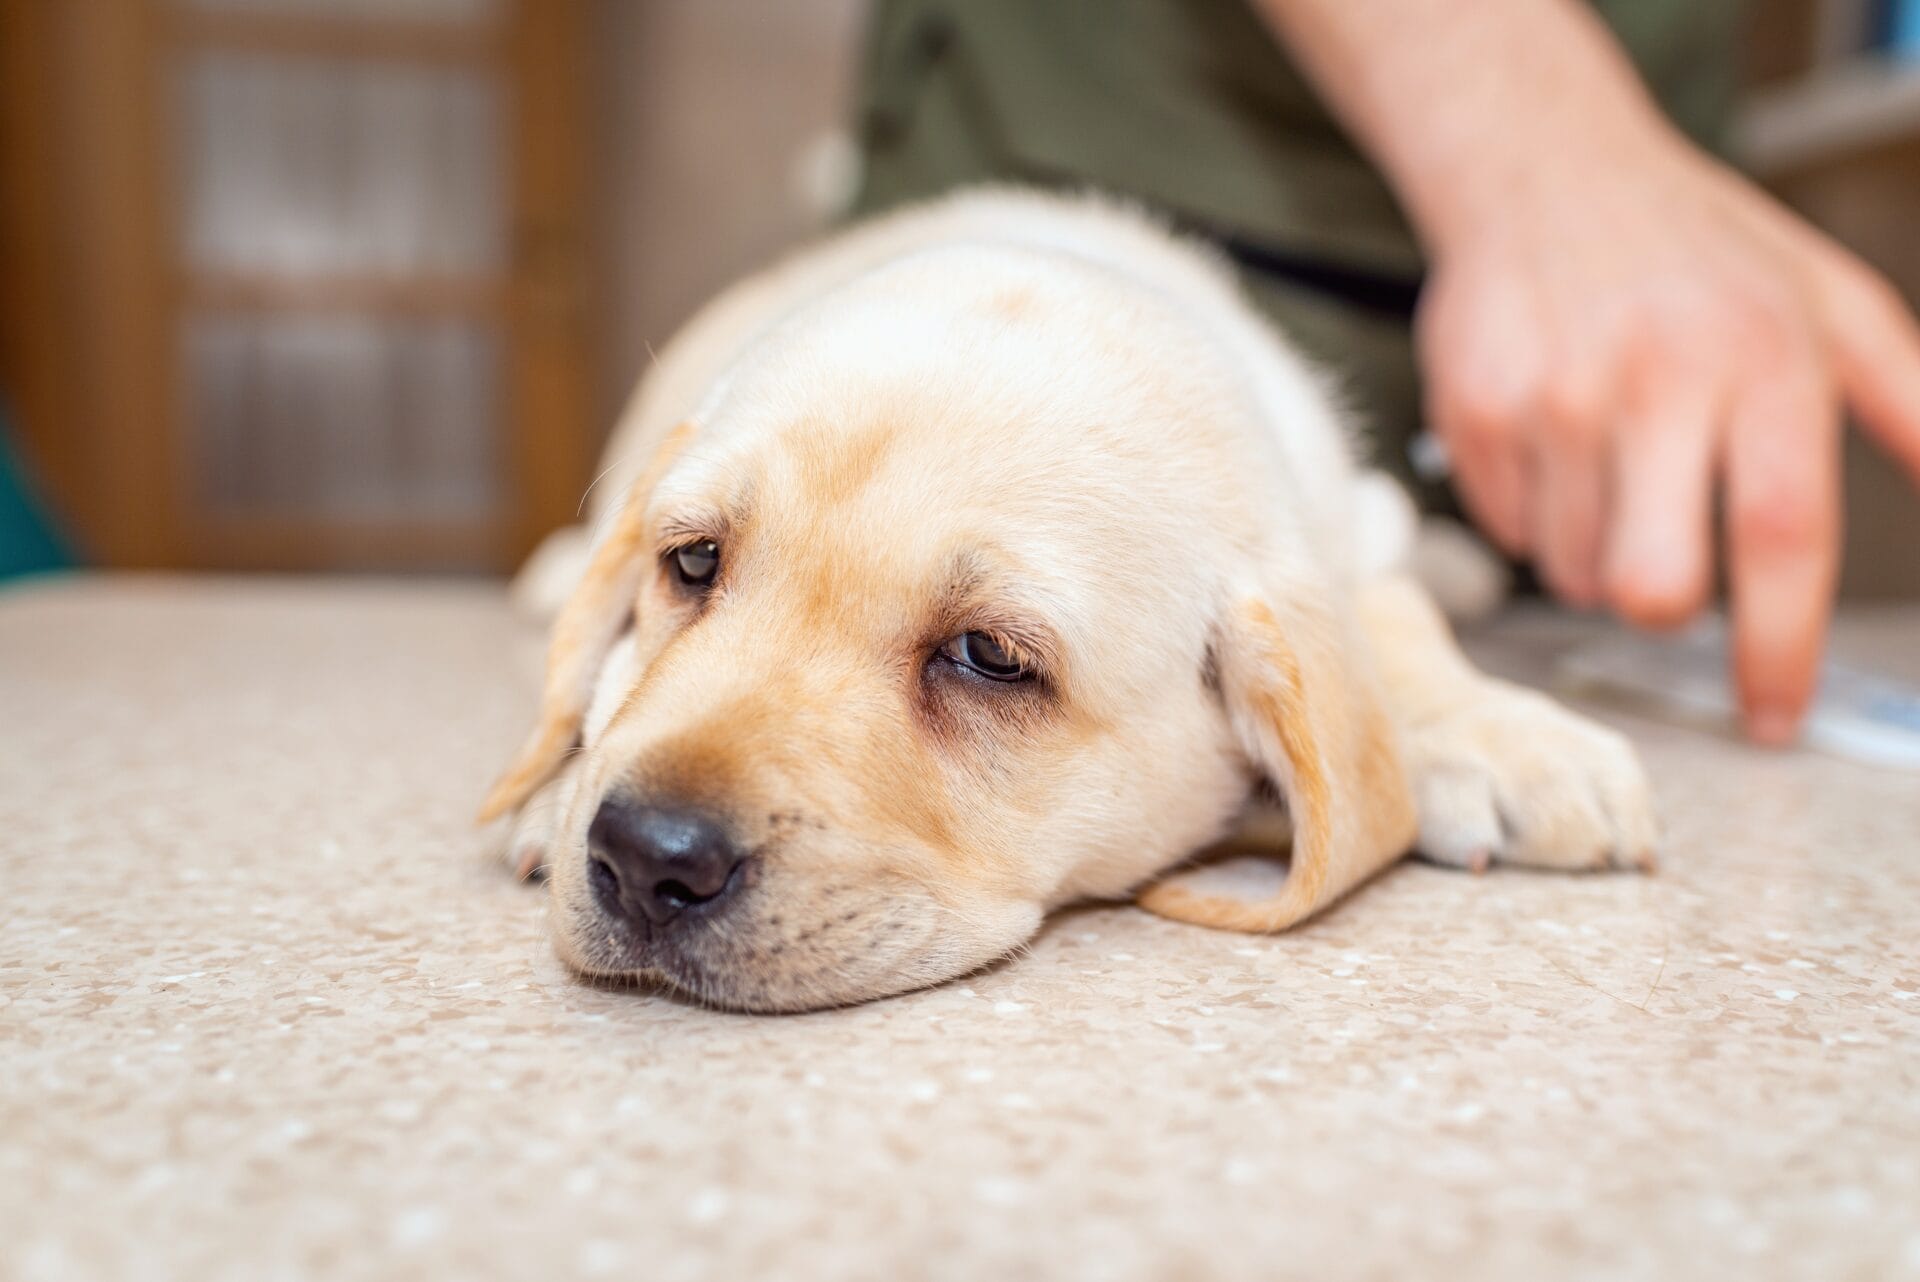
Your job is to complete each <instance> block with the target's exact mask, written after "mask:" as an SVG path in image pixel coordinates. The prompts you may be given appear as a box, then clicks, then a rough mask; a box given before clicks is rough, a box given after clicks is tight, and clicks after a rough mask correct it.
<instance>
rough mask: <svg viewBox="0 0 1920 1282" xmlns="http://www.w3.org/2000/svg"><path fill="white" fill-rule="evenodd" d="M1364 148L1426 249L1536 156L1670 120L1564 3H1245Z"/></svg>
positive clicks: (1609, 148) (1587, 160) (1582, 158)
mask: <svg viewBox="0 0 1920 1282" xmlns="http://www.w3.org/2000/svg"><path fill="white" fill-rule="evenodd" d="M1253 2H1254V7H1255V9H1256V10H1257V11H1258V12H1259V13H1260V14H1261V16H1262V18H1263V19H1264V20H1265V21H1266V23H1267V24H1268V25H1269V26H1270V27H1271V28H1272V29H1273V31H1274V32H1275V34H1276V35H1277V36H1278V37H1279V38H1280V39H1281V41H1282V42H1283V43H1284V44H1285V45H1286V46H1287V48H1288V49H1289V50H1290V51H1291V52H1292V54H1293V55H1294V57H1295V58H1296V59H1297V60H1298V61H1299V63H1300V64H1301V66H1302V68H1303V69H1304V70H1305V71H1306V73H1307V75H1308V76H1309V77H1310V78H1311V79H1312V80H1313V81H1314V83H1315V85H1316V86H1317V87H1318V88H1319V90H1320V92H1321V94H1322V95H1323V97H1324V98H1325V99H1326V100H1327V102H1328V103H1329V105H1330V106H1331V107H1332V109H1333V110H1334V112H1335V113H1336V114H1337V115H1338V116H1339V117H1340V118H1341V120H1342V121H1343V122H1344V123H1345V124H1346V125H1347V127H1348V128H1349V129H1350V130H1351V131H1352V133H1353V134H1354V136H1355V138H1356V139H1357V140H1358V141H1359V143H1360V144H1361V145H1362V146H1363V147H1364V148H1365V149H1366V150H1367V151H1368V152H1369V153H1370V154H1371V155H1372V156H1373V158H1374V160H1375V162H1376V163H1377V164H1378V165H1379V166H1380V167H1381V169H1382V170H1383V171H1384V172H1385V173H1386V175H1387V177H1388V179H1389V181H1391V183H1392V184H1393V186H1394V188H1395V190H1396V191H1397V192H1398V194H1399V196H1400V198H1401V200H1402V202H1403V203H1404V204H1405V205H1406V207H1407V210H1408V212H1409V214H1410V215H1411V217H1412V218H1413V220H1414V222H1415V224H1416V228H1417V230H1418V231H1419V233H1420V235H1421V237H1422V239H1423V240H1425V241H1426V242H1427V243H1428V245H1429V248H1432V247H1433V246H1434V242H1435V241H1438V240H1442V239H1444V238H1445V237H1446V236H1447V235H1449V234H1450V232H1451V230H1452V228H1454V227H1455V226H1457V225H1459V224H1461V223H1463V222H1466V221H1469V220H1472V219H1473V218H1475V217H1476V216H1477V209H1478V207H1479V206H1480V205H1481V204H1482V203H1483V202H1485V201H1487V200H1495V199H1501V198H1502V197H1503V195H1504V192H1503V190H1502V189H1503V188H1507V187H1509V186H1510V185H1511V184H1513V183H1516V182H1526V181H1528V180H1529V176H1530V175H1536V174H1538V173H1539V172H1540V169H1541V167H1542V165H1554V164H1559V163H1563V162H1564V163H1570V164H1589V165H1590V164H1605V163H1606V162H1607V161H1608V160H1609V158H1610V157H1611V156H1612V155H1614V154H1617V153H1619V152H1620V151H1622V150H1624V149H1629V148H1631V149H1634V150H1635V151H1640V150H1644V149H1645V148H1646V147H1647V146H1648V145H1649V144H1657V143H1660V142H1664V141H1666V140H1668V139H1670V138H1671V137H1672V131H1671V129H1670V127H1669V126H1668V125H1667V124H1666V122H1665V120H1664V119H1663V118H1662V117H1661V116H1660V114H1659V111H1658V109H1657V108H1656V107H1655V105H1654V104H1653V102H1652V100H1651V99H1650V98H1649V96H1648V95H1647V93H1646V91H1645V90H1644V89H1643V88H1642V86H1641V85H1640V82H1639V80H1638V78H1637V77H1636V75H1635V73H1634V71H1633V68H1632V66H1631V65H1630V64H1629V63H1628V61H1627V59H1626V57H1625V55H1624V54H1623V53H1622V52H1621V50H1620V49H1619V47H1618V46H1617V45H1616V44H1615V43H1614V41H1613V38H1612V36H1611V35H1610V34H1609V33H1608V32H1607V31H1606V30H1605V28H1604V27H1602V26H1601V24H1600V23H1599V21H1598V19H1597V18H1595V16H1594V15H1593V14H1592V12H1591V11H1589V10H1588V9H1587V8H1586V7H1585V6H1584V5H1581V4H1578V3H1574V2H1573V0H1478V2H1476V3H1473V4H1461V3H1459V0H1365V3H1359V4H1356V3H1354V2H1353V0H1253Z"/></svg>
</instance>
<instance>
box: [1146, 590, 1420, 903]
mask: <svg viewBox="0 0 1920 1282" xmlns="http://www.w3.org/2000/svg"><path fill="white" fill-rule="evenodd" d="M1215 659H1216V661H1217V663H1218V665H1219V679H1220V688H1221V693H1222V694H1223V696H1224V697H1225V699H1226V702H1227V708H1228V711H1229V713H1230V715H1231V716H1232V718H1233V723H1234V728H1235V730H1236V731H1237V732H1238V734H1239V737H1240V740H1241V742H1242V743H1243V744H1244V745H1245V747H1246V750H1247V753H1248V754H1249V756H1250V757H1251V758H1252V759H1253V760H1254V762H1255V763H1257V764H1258V765H1259V766H1260V768H1261V769H1262V770H1264V771H1265V772H1266V774H1267V777H1268V778H1269V779H1270V780H1271V781H1272V782H1273V783H1274V785H1275V786H1276V787H1278V788H1279V790H1280V792H1281V793H1282V795H1283V796H1284V797H1285V798H1286V802H1287V811H1288V815H1289V817H1290V818H1291V820H1292V826H1293V855H1292V861H1291V864H1290V866H1289V868H1288V871H1287V877H1286V880H1285V882H1283V883H1282V884H1281V885H1280V887H1279V889H1278V890H1277V891H1273V892H1272V893H1270V894H1266V895H1263V896H1257V897H1252V898H1242V897H1236V896H1233V895H1231V894H1220V893H1208V891H1206V890H1202V889H1201V888H1200V887H1201V885H1202V884H1204V883H1205V882H1206V880H1207V879H1206V877H1205V873H1204V870H1195V871H1193V872H1190V873H1186V874H1179V875H1176V876H1174V877H1172V878H1170V879H1167V880H1163V881H1160V882H1156V883H1155V884H1153V885H1151V886H1149V887H1147V889H1146V890H1144V891H1143V892H1141V895H1140V903H1141V905H1142V906H1143V907H1145V908H1147V909H1148V910H1150V911H1152V912H1156V913H1159V914H1160V915H1162V916H1164V917H1173V918H1176V919H1178V920H1180V921H1188V922H1194V923H1197V924H1199V925H1202V926H1213V927H1218V928H1221V929H1226V930H1244V931H1276V930H1284V929H1285V928H1287V927H1288V926H1291V925H1293V924H1294V923H1295V922H1297V921H1299V920H1301V919H1302V918H1304V917H1307V916H1309V915H1311V914H1313V913H1315V912H1318V911H1319V910H1320V909H1322V908H1324V907H1326V906H1327V905H1328V904H1330V903H1332V902H1333V901H1334V900H1336V899H1338V898H1339V897H1340V896H1341V895H1343V894H1345V893H1346V892H1347V891H1349V890H1351V889H1353V888H1354V887H1355V886H1357V885H1359V884H1360V883H1361V882H1362V881H1365V880H1366V879H1367V878H1368V877H1371V876H1372V875H1373V874H1374V873H1376V872H1378V871H1380V870H1381V869H1382V868H1385V867H1386V866H1387V865H1388V864H1391V863H1392V862H1393V861H1394V860H1396V859H1398V858H1399V857H1400V856H1401V855H1403V854H1405V853H1406V852H1407V850H1408V849H1410V848H1411V847H1412V845H1413V840H1414V830H1415V822H1414V808H1413V796H1412V792H1411V790H1410V789H1409V787H1408V785H1407V779H1406V775H1405V772H1404V770H1403V768H1402V766H1401V760H1400V752H1399V746H1398V743H1397V741H1396V738H1395V734H1394V728H1393V725H1392V723H1391V722H1390V721H1389V719H1388V717H1387V714H1386V711H1385V708H1384V707H1383V706H1382V703H1381V698H1380V692H1379V687H1378V679H1377V678H1376V677H1375V675H1374V673H1373V671H1372V669H1371V667H1370V665H1369V664H1368V662H1367V652H1366V650H1365V648H1364V646H1363V645H1362V644H1361V643H1360V641H1359V638H1358V637H1357V636H1356V637H1349V636H1347V635H1346V634H1345V629H1343V628H1342V627H1340V626H1339V624H1338V622H1337V620H1336V619H1335V618H1334V617H1333V616H1332V615H1331V614H1330V613H1319V612H1314V611H1306V612H1302V613H1301V614H1299V615H1297V616H1295V617H1291V618H1289V619H1287V620H1286V622H1284V623H1283V622H1282V620H1281V619H1280V618H1278V617H1276V616H1275V614H1274V611H1273V610H1272V609H1271V608H1270V607H1269V606H1268V605H1267V604H1266V602H1265V601H1263V600H1257V599H1256V600H1250V601H1246V602H1243V603H1242V604H1241V605H1240V606H1239V607H1238V608H1237V609H1236V610H1235V611H1234V612H1233V616H1232V617H1231V619H1230V620H1229V622H1228V626H1227V629H1226V632H1225V635H1224V636H1223V637H1222V638H1221V641H1220V645H1219V647H1218V650H1217V651H1216V654H1215Z"/></svg>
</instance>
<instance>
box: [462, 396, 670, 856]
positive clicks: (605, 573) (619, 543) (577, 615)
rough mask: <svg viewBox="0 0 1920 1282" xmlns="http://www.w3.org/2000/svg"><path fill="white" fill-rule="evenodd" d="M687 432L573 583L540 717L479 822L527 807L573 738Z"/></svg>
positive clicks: (656, 463) (656, 461) (640, 483)
mask: <svg viewBox="0 0 1920 1282" xmlns="http://www.w3.org/2000/svg"><path fill="white" fill-rule="evenodd" d="M692 435H693V424H692V423H690V422H689V423H682V424H680V426H678V427H676V428H674V429H673V430H672V431H671V432H669V433H668V434H667V437H666V439H665V440H664V441H663V442H662V443H661V445H660V449H659V450H658V452H656V453H655V454H654V456H653V458H652V460H651V461H650V462H649V463H648V464H647V467H646V470H645V471H644V472H642V473H641V475H640V477H639V479H638V480H636V481H635V482H634V484H633V488H632V489H631V490H630V491H628V493H627V499H626V502H625V503H624V504H623V505H622V506H621V508H620V511H619V514H618V515H617V516H615V518H614V525H613V528H612V529H611V530H610V531H608V533H607V536H606V538H605V539H603V540H602V541H601V543H600V546H599V547H598V548H596V549H595V550H594V553H593V557H592V559H591V560H589V561H588V563H587V569H586V573H585V574H583V575H582V576H581V579H580V584H579V586H578V587H576V588H575V589H574V590H573V595H572V596H570V597H568V598H567V603H566V605H565V606H563V607H562V608H561V610H560V614H559V617H557V618H556V619H555V620H554V624H553V631H552V634H551V639H550V641H549V642H548V647H547V676H546V682H545V685H544V688H543V691H542V694H541V696H540V720H539V721H538V723H536V724H535V726H534V728H533V733H532V734H530V735H529V736H527V741H526V743H525V744H524V745H523V746H522V747H521V749H520V752H519V755H517V756H516V757H515V758H514V759H513V764H512V765H510V766H508V767H507V769H506V773H504V774H502V775H501V776H500V778H499V780H498V781H497V782H496V783H495V784H494V785H493V789H492V791H490V792H489V793H488V794H487V799H486V801H485V802H483V803H482V804H481V806H480V814H479V822H480V823H489V822H491V821H492V820H494V819H497V818H499V817H500V816H501V815H504V814H506V813H508V812H509V811H512V810H518V809H519V808H520V807H521V806H523V805H525V804H526V802H527V799H528V798H529V797H531V796H533V794H534V793H536V792H538V791H539V790H540V789H541V787H543V786H544V785H545V784H546V782H547V781H548V780H549V779H551V778H553V776H554V775H555V773H557V772H558V771H559V769H560V766H561V763H562V762H564V761H565V760H566V758H567V754H568V753H570V752H572V751H573V750H574V747H575V746H576V745H577V744H578V743H579V740H580V723H581V721H582V720H583V719H584V718H585V717H586V712H587V704H588V703H589V702H590V701H591V700H592V698H593V686H594V682H595V681H596V680H597V679H598V678H599V675H600V667H601V665H602V664H604V663H605V662H606V659H607V654H608V652H609V651H610V650H612V649H613V645H614V642H616V641H618V640H619V639H620V635H621V633H622V632H623V631H624V630H625V628H624V625H625V623H626V620H627V613H628V611H630V610H632V609H633V606H634V601H635V599H636V598H637V597H638V596H639V592H640V581H641V579H642V578H643V577H645V575H646V572H647V568H648V566H649V565H650V564H651V558H649V557H648V556H647V549H646V546H645V542H646V529H645V525H644V522H645V519H646V509H647V498H648V496H649V495H650V494H652V492H653V487H654V484H655V483H656V482H657V481H658V480H659V479H660V476H661V474H662V473H664V472H665V471H666V469H667V467H668V465H669V464H671V463H672V462H673V460H674V457H675V456H676V455H678V454H679V453H680V451H681V450H682V449H684V448H685V446H686V443H687V441H688V440H689V439H690V438H691V437H692Z"/></svg>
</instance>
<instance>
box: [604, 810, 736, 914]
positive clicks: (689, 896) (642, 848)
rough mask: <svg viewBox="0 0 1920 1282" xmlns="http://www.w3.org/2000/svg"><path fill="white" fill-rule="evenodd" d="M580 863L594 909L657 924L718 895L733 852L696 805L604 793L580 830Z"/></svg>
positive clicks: (728, 878) (725, 885) (728, 879)
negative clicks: (583, 844) (583, 842)
mask: <svg viewBox="0 0 1920 1282" xmlns="http://www.w3.org/2000/svg"><path fill="white" fill-rule="evenodd" d="M587 861H588V866H587V873H588V876H589V878H590V879H591V881H592V882H593V889H594V894H595V897H596V898H598V899H599V900H600V902H601V907H603V908H604V909H606V910H608V911H610V912H618V913H620V914H621V915H623V916H625V917H627V918H629V919H634V918H639V917H645V918H646V919H647V920H648V921H650V922H652V923H653V924H654V925H656V926H662V925H665V924H666V923H667V922H669V921H671V920H673V919H674V918H675V917H677V916H679V915H680V913H681V912H682V911H684V910H685V909H687V908H690V907H692V906H693V905H695V904H705V903H711V902H713V901H714V900H716V899H720V898H722V897H723V896H725V894H726V893H727V891H728V889H729V888H730V887H731V885H732V883H733V870H734V869H735V868H737V867H739V866H740V852H739V851H738V850H736V849H735V848H734V845H733V843H732V842H731V841H729V840H728V839H727V835H726V833H725V832H723V831H721V828H720V825H718V824H716V823H714V822H713V821H712V820H711V819H708V818H707V817H706V816H704V815H701V814H699V813H697V812H695V811H691V810H679V809H674V808H671V807H667V806H649V805H642V804H640V803H638V802H634V801H628V800H624V799H620V798H613V797H609V798H608V799H607V800H605V801H602V802H601V803H600V809H599V810H598V811H597V812H595V814H594V816H593V824H592V826H591V827H590V828H588V829H587Z"/></svg>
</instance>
